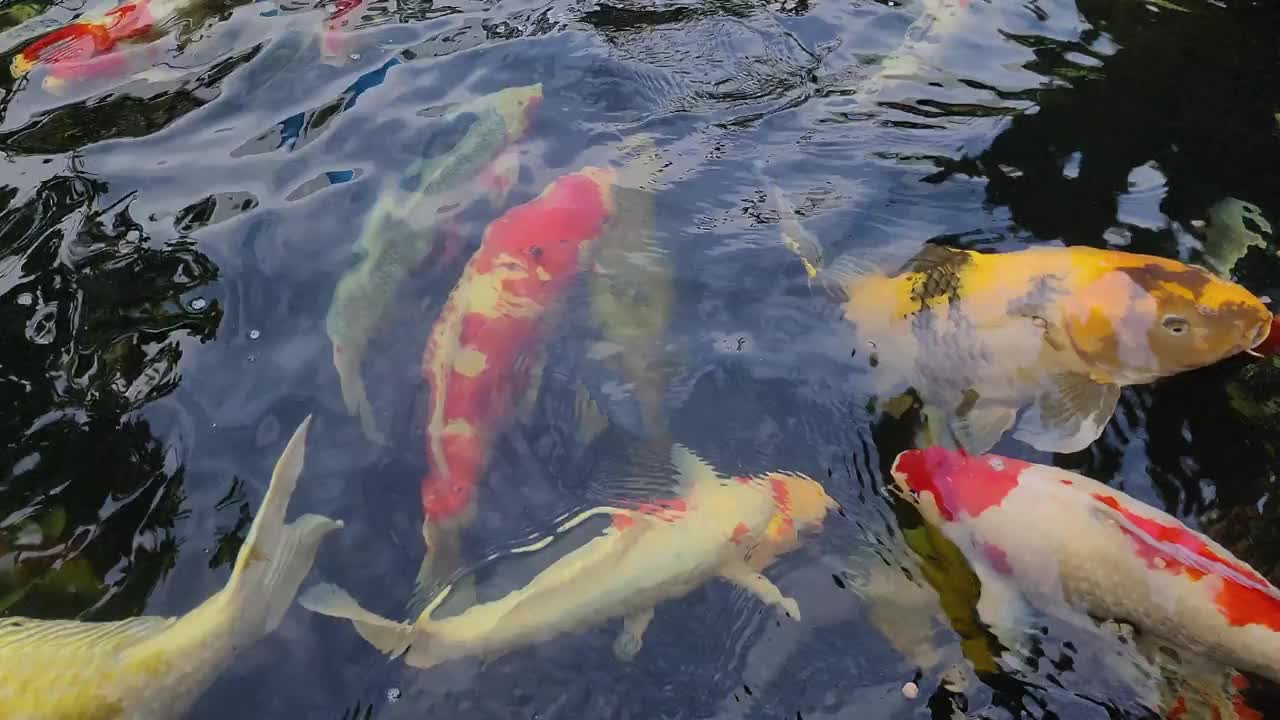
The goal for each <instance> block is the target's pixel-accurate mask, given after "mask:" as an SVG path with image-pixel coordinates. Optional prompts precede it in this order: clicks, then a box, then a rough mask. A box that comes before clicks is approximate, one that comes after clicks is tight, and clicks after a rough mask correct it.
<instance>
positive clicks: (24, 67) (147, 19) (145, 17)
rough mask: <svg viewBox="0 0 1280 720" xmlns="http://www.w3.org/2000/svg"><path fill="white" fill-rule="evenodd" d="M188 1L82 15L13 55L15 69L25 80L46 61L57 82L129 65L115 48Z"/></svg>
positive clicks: (142, 1) (161, 0) (146, 2)
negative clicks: (118, 55)
mask: <svg viewBox="0 0 1280 720" xmlns="http://www.w3.org/2000/svg"><path fill="white" fill-rule="evenodd" d="M183 4H184V3H183V2H181V1H180V0H135V2H126V3H122V4H120V5H117V6H116V7H114V8H112V9H110V10H108V11H107V12H105V13H103V14H101V15H97V16H89V17H86V18H81V19H80V20H77V21H75V22H73V23H70V24H68V25H64V26H62V27H60V28H58V29H56V30H53V31H52V32H49V33H46V34H45V35H43V36H41V37H40V38H38V39H36V40H35V41H34V42H32V43H31V44H29V45H27V46H26V47H25V48H23V49H22V51H21V52H19V53H18V54H17V55H15V56H14V57H13V61H12V62H11V63H10V65H9V72H10V74H11V75H13V77H14V78H20V77H23V76H24V75H26V74H27V73H29V72H31V70H32V69H34V68H35V67H36V66H37V65H43V66H45V67H46V68H47V69H48V72H49V78H47V80H46V84H47V83H48V82H52V83H54V84H55V85H56V84H58V83H62V82H67V81H72V80H79V79H84V78H89V77H94V76H99V75H103V74H109V73H112V72H114V71H115V70H116V69H117V68H119V67H121V66H127V65H128V63H127V62H124V61H123V59H122V58H120V57H117V56H116V54H115V53H114V52H113V51H115V50H116V49H117V46H118V45H120V44H121V43H127V42H133V41H138V40H144V39H147V38H148V37H149V36H151V35H153V34H154V31H155V28H156V26H157V25H158V24H160V23H161V22H163V21H164V20H167V19H168V18H169V17H170V16H172V15H173V14H174V13H175V12H176V11H177V10H178V9H179V8H180V7H181V6H182V5H183Z"/></svg>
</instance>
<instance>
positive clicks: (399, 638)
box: [300, 445, 835, 668]
mask: <svg viewBox="0 0 1280 720" xmlns="http://www.w3.org/2000/svg"><path fill="white" fill-rule="evenodd" d="M671 457H672V462H673V464H674V465H675V467H676V469H677V473H678V476H679V478H680V479H681V481H682V488H681V494H680V497H679V499H678V500H675V501H668V502H663V503H650V504H645V503H639V504H636V505H634V506H631V507H626V508H622V507H602V508H595V509H592V510H589V511H586V512H584V513H581V514H578V515H576V516H574V517H573V518H571V519H570V520H568V521H566V522H564V523H562V524H561V525H560V527H559V528H558V529H557V533H556V536H561V535H563V534H564V533H567V532H568V531H569V530H571V529H572V528H574V527H576V526H578V525H581V524H582V523H583V522H584V521H586V520H587V519H589V518H591V517H599V516H602V515H603V516H607V517H609V518H610V524H609V525H608V527H607V528H605V529H604V530H603V531H602V532H601V533H600V534H599V535H597V536H595V537H593V538H592V539H590V540H588V541H587V542H586V543H585V544H583V545H581V546H580V547H578V548H576V549H574V550H572V551H571V552H569V553H568V554H566V555H565V556H564V557H562V558H560V559H559V560H556V561H555V562H553V563H551V565H549V566H548V567H547V568H546V569H545V570H543V571H542V572H540V573H538V574H537V575H536V576H535V577H534V578H533V579H532V580H531V581H530V582H529V583H528V584H527V585H525V586H524V587H522V588H519V589H517V590H515V591H513V592H510V593H508V594H506V595H504V596H502V597H500V598H498V599H496V600H493V601H490V602H485V603H480V604H476V605H472V606H471V607H468V608H467V609H465V610H463V611H462V612H461V613H459V614H455V615H451V616H449V617H445V618H440V619H435V618H433V617H432V615H433V613H434V611H435V610H436V609H437V608H439V607H440V606H441V605H442V604H443V603H444V602H445V600H446V599H447V598H448V596H449V594H450V591H451V590H452V589H453V588H455V587H457V584H455V585H451V586H449V587H446V588H445V590H444V592H442V593H440V594H439V595H437V596H436V597H435V598H434V599H433V600H432V602H431V604H430V605H429V606H428V607H427V608H426V610H424V611H423V612H422V614H421V615H420V616H419V617H418V619H417V621H416V622H415V623H413V624H403V623H397V622H393V621H391V620H387V619H385V618H381V617H378V616H377V615H374V614H373V613H371V612H369V611H367V610H365V609H363V608H361V607H360V606H359V605H358V604H357V603H356V601H355V600H354V599H353V598H352V597H351V596H350V595H348V594H347V593H346V592H344V591H342V590H340V589H338V588H336V587H334V586H332V585H321V586H317V587H315V588H312V589H311V590H310V591H308V592H307V593H306V594H305V596H304V597H303V598H302V599H301V600H300V602H301V604H302V605H303V606H304V607H306V608H308V609H310V610H312V611H315V612H318V613H322V614H325V615H330V616H332V617H338V618H343V619H346V620H350V621H351V623H352V625H354V626H355V629H356V631H357V632H358V633H359V634H360V636H361V637H363V638H364V639H365V640H367V641H368V642H369V643H370V644H372V645H373V646H374V647H376V648H378V649H379V650H381V651H382V652H383V653H386V654H388V655H402V654H403V655H404V658H405V662H406V663H408V664H409V665H412V666H414V667H419V668H428V667H433V666H435V665H439V664H441V663H443V662H447V661H449V660H452V659H455V658H462V657H472V656H484V657H490V658H492V657H494V656H497V655H501V654H503V653H505V652H508V651H511V650H515V649H517V648H520V647H526V646H529V645H532V644H534V643H538V642H542V641H545V640H549V639H551V638H553V637H556V636H557V635H561V634H565V633H571V632H580V631H582V630H585V629H587V628H590V627H592V626H595V625H598V624H600V623H603V622H605V621H607V620H610V619H612V618H622V630H621V632H620V634H619V635H618V637H617V639H616V641H615V642H614V645H613V650H614V654H615V655H616V656H617V657H618V658H619V659H621V660H629V659H630V658H632V657H634V656H635V655H636V653H638V652H639V651H640V648H641V646H642V644H643V636H644V632H645V630H646V629H647V628H648V626H649V623H650V621H651V620H652V619H653V617H654V608H655V606H656V605H658V604H659V603H661V602H663V601H665V600H670V599H675V598H678V597H682V596H684V595H685V594H687V593H689V592H690V591H692V590H694V589H695V588H697V587H699V586H701V585H702V584H703V583H705V582H707V581H708V580H712V579H714V578H717V577H718V578H720V579H722V580H726V581H728V582H730V583H732V584H734V585H736V586H738V587H740V588H743V589H744V590H747V591H748V592H750V593H751V594H752V595H754V596H756V597H757V598H759V599H760V601H761V602H763V603H765V604H766V605H769V606H771V607H774V608H777V609H778V610H779V611H780V612H782V613H784V614H786V615H787V616H789V617H790V618H792V619H793V620H797V621H798V620H799V619H800V608H799V606H798V605H797V604H796V601H795V600H794V599H792V598H788V597H786V596H784V595H783V594H782V591H781V590H779V589H778V587H777V586H776V585H774V584H773V582H771V581H770V580H769V579H768V578H766V577H765V576H764V575H762V574H761V571H763V570H764V569H765V568H766V567H768V566H769V565H770V564H771V563H772V562H773V561H774V559H775V558H777V557H778V556H779V555H781V554H783V553H786V552H789V551H791V550H793V549H795V548H796V547H798V545H799V542H800V534H801V533H804V532H808V531H812V530H817V529H818V528H819V527H821V525H822V522H823V520H824V519H825V517H826V514H827V512H828V511H830V510H832V509H834V508H835V502H834V501H833V500H832V499H831V498H830V497H829V496H827V494H826V493H825V492H824V491H823V489H822V486H821V485H819V484H818V483H817V482H814V481H813V480H812V479H810V478H808V477H806V476H804V475H798V474H793V473H784V472H772V473H767V474H765V475H763V476H758V477H738V478H724V477H722V476H720V475H719V474H718V473H716V471H715V470H714V469H713V468H712V467H710V466H709V465H707V464H706V463H705V462H703V461H702V460H701V459H699V458H698V457H697V456H696V455H694V454H693V453H691V452H689V451H688V450H686V449H685V448H683V447H681V446H679V445H676V446H674V447H673V450H672V453H671ZM552 539H553V538H552ZM552 539H542V540H539V541H538V542H536V543H534V544H532V545H530V546H528V547H524V548H517V549H514V550H511V551H509V554H511V555H519V554H524V553H529V552H537V551H538V550H540V549H542V548H543V547H546V546H547V545H549V544H550V542H552ZM495 559H496V558H495Z"/></svg>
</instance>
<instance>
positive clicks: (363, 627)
mask: <svg viewBox="0 0 1280 720" xmlns="http://www.w3.org/2000/svg"><path fill="white" fill-rule="evenodd" d="M298 603H299V604H300V605H302V607H304V608H306V609H308V610H310V611H311V612H315V613H320V614H321V615H328V616H329V617H335V618H341V619H343V620H350V621H351V624H352V626H354V627H355V629H356V632H357V633H359V634H360V637H362V638H364V639H365V640H366V641H367V642H368V643H369V644H370V645H372V646H374V647H375V648H377V649H378V650H380V651H381V652H382V653H383V654H384V655H390V656H392V657H397V656H399V655H403V654H404V653H405V652H406V651H408V649H409V642H410V640H411V639H412V637H413V634H414V628H413V626H412V625H404V624H401V623H398V622H395V621H393V620H388V619H386V618H384V617H381V616H378V615H374V614H373V613H371V612H369V611H368V610H365V609H364V608H363V607H360V603H358V602H356V600H355V598H353V597H351V595H350V594H349V593H347V591H346V590H343V589H342V588H340V587H337V586H336V585H329V584H323V585H316V586H315V587H312V588H309V589H308V590H307V591H306V592H305V593H303V594H302V597H300V598H298Z"/></svg>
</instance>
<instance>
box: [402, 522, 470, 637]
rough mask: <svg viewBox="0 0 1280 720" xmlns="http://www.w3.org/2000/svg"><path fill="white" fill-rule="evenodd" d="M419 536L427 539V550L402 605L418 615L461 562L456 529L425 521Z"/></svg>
mask: <svg viewBox="0 0 1280 720" xmlns="http://www.w3.org/2000/svg"><path fill="white" fill-rule="evenodd" d="M422 537H423V540H425V541H426V546H427V551H426V554H425V555H424V556H423V558H422V565H421V566H420V567H419V568H418V576H417V578H416V579H415V580H414V583H413V594H412V595H410V596H409V602H408V604H407V605H406V607H405V609H406V610H407V611H408V612H409V614H410V615H411V616H412V617H417V616H418V615H421V614H422V613H423V612H424V611H425V610H426V609H427V607H428V606H429V605H430V603H431V600H432V599H434V598H435V596H436V595H438V594H439V593H440V591H441V590H443V589H444V587H445V586H446V585H448V583H449V581H450V580H451V579H452V578H453V576H454V575H455V574H456V573H457V572H458V570H459V569H460V568H461V567H462V563H463V556H462V538H461V537H460V536H459V534H458V532H457V531H456V530H453V529H451V528H442V527H432V526H431V525H430V523H429V522H426V523H423V525H422Z"/></svg>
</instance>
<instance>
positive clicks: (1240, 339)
mask: <svg viewBox="0 0 1280 720" xmlns="http://www.w3.org/2000/svg"><path fill="white" fill-rule="evenodd" d="M784 209H785V208H784ZM784 214H785V213H784ZM787 223H788V221H787V220H786V219H785V218H784V240H785V241H786V244H787V246H788V247H789V248H791V249H792V250H793V251H795V252H797V253H798V254H800V255H801V257H802V259H804V260H805V266H806V269H807V271H808V272H809V274H810V276H811V277H812V278H816V279H818V280H819V281H820V282H822V283H823V284H824V285H825V286H826V287H827V288H828V289H829V290H831V291H832V293H833V294H834V295H836V296H837V298H838V299H839V300H841V301H842V302H843V305H844V315H845V318H846V319H847V320H848V321H849V322H850V323H851V324H852V325H853V326H854V328H855V330H856V332H857V335H858V341H859V346H858V347H857V351H858V354H859V355H860V356H861V357H864V358H866V359H867V362H868V363H869V366H870V368H871V369H870V372H871V375H872V376H873V380H874V381H875V392H876V393H877V395H879V396H880V397H891V396H894V395H897V394H899V393H901V392H903V391H905V390H906V389H908V388H914V389H915V390H916V392H918V393H919V395H920V397H921V399H922V400H923V401H924V403H925V406H926V409H927V411H928V412H927V415H928V417H929V420H930V427H929V429H930V432H931V434H933V436H934V438H935V439H939V438H941V439H944V440H945V439H947V438H948V437H949V438H951V439H953V440H954V443H955V445H957V446H959V447H961V448H963V449H965V450H966V451H968V452H970V453H981V452H985V451H987V450H989V449H990V448H991V447H992V446H993V445H995V443H996V442H997V441H999V440H1000V438H1001V437H1002V436H1003V435H1004V434H1005V433H1006V432H1008V431H1009V430H1011V429H1014V428H1015V426H1016V429H1015V430H1014V433H1013V435H1014V437H1015V438H1017V439H1019V440H1022V441H1023V442H1026V443H1028V444H1030V445H1032V446H1033V447H1035V448H1037V449H1040V450H1044V451H1047V452H1075V451H1078V450H1082V449H1084V448H1085V447H1087V446H1088V445H1089V443H1091V442H1093V441H1094V440H1095V439H1097V437H1098V436H1099V435H1101V434H1102V430H1103V428H1104V427H1105V426H1106V423H1107V421H1108V420H1109V419H1110V418H1111V415H1112V413H1113V412H1114V411H1115V406H1116V401H1117V400H1118V399H1119V396H1120V388H1121V387H1122V386H1125V385H1134V384H1139V383H1148V382H1152V381H1154V380H1157V379H1159V378H1162V377H1168V376H1170V375H1174V374H1177V373H1180V372H1183V371H1186V370H1191V369H1194V368H1198V367H1203V366H1205V365H1210V364H1212V363H1215V362H1218V361H1219V360H1222V359H1224V358H1226V357H1229V356H1231V355H1234V354H1236V353H1239V352H1242V351H1245V350H1249V349H1251V348H1253V347H1255V346H1256V345H1258V344H1259V343H1261V342H1262V341H1263V340H1264V339H1265V338H1266V337H1267V335H1268V333H1269V332H1270V327H1271V320H1272V318H1271V312H1270V311H1269V310H1268V309H1267V308H1266V306H1265V305H1263V303H1262V301H1261V300H1259V299H1258V298H1257V297H1255V296H1254V295H1253V294H1252V293H1250V292H1249V291H1248V290H1246V289H1244V288H1243V287H1241V286H1239V285H1236V284H1235V283H1232V282H1228V281H1226V280H1223V279H1221V278H1218V277H1216V276H1214V275H1213V274H1212V273H1209V272H1208V271H1206V270H1203V269H1201V268H1197V267H1192V266H1190V265H1184V264H1183V263H1180V262H1177V261H1175V260H1169V259H1166V258H1161V257H1154V256H1150V255H1135V254H1132V253H1125V252H1118V251H1114V250H1100V249H1097V248H1091V247H1034V248H1030V249H1026V250H1019V251H1015V252H1008V253H980V252H975V251H971V250H958V249H953V248H947V247H943V246H939V245H928V246H926V247H925V249H924V250H923V251H921V252H920V253H919V254H918V255H916V257H914V258H912V259H911V260H910V261H908V262H907V264H906V265H905V266H904V267H902V268H901V269H900V270H899V271H898V272H896V273H894V274H885V273H883V272H881V271H879V270H878V269H876V268H872V267H851V265H852V262H851V261H848V259H847V258H845V259H841V260H838V261H836V263H834V264H833V265H832V267H831V268H829V269H824V270H819V269H818V267H819V266H820V258H818V257H817V256H816V255H814V254H813V253H808V254H806V249H807V248H814V247H816V243H815V242H814V241H813V240H811V239H806V238H803V237H800V236H799V233H800V232H803V231H800V230H797V229H794V223H792V227H788V226H787ZM798 237H799V239H797V238H798Z"/></svg>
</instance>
